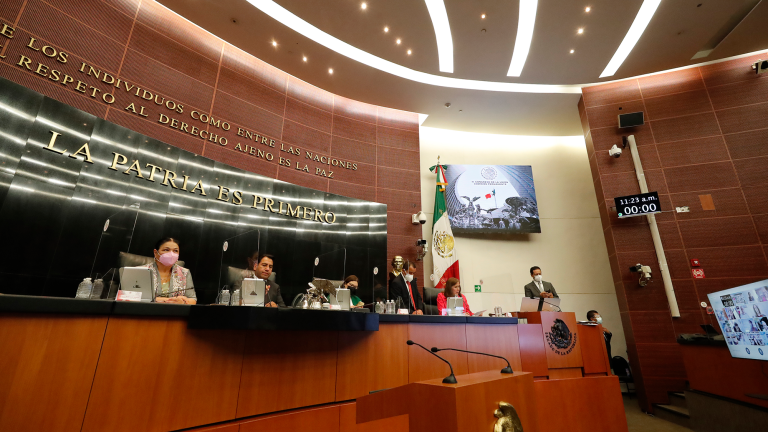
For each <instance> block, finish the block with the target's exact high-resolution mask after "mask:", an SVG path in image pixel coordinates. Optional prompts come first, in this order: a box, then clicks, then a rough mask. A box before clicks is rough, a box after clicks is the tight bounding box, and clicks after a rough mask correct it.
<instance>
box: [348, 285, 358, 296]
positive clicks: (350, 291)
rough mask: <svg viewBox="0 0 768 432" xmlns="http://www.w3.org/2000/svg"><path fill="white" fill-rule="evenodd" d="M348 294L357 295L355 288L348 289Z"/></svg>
mask: <svg viewBox="0 0 768 432" xmlns="http://www.w3.org/2000/svg"><path fill="white" fill-rule="evenodd" d="M349 293H350V294H352V295H357V288H355V287H349Z"/></svg>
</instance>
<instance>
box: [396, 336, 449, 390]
mask: <svg viewBox="0 0 768 432" xmlns="http://www.w3.org/2000/svg"><path fill="white" fill-rule="evenodd" d="M406 343H407V344H408V345H417V346H419V347H421V349H423V350H424V351H426V352H428V353H430V354H432V355H433V356H435V357H437V358H439V359H440V360H442V361H444V362H446V363H448V367H449V368H451V374H450V375H448V376H447V377H445V378H443V384H456V383H457V382H458V381H456V376H455V375H454V374H453V366H451V362H449V361H448V360H446V359H444V358H442V357H440V356H439V355H437V354H435V353H434V352H432V351H430V350H428V349H427V348H426V347H424V345H420V344H417V343H416V342H414V341H412V340H408V341H407V342H406Z"/></svg>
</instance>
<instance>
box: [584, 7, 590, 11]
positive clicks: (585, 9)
mask: <svg viewBox="0 0 768 432" xmlns="http://www.w3.org/2000/svg"><path fill="white" fill-rule="evenodd" d="M591 10H592V8H591V7H589V6H587V7H585V8H584V11H585V12H589V11H591Z"/></svg>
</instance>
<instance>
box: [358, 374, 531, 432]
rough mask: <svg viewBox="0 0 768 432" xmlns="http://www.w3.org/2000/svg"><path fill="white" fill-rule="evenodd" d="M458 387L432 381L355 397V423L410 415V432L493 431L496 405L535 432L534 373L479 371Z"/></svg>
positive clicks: (463, 377)
mask: <svg viewBox="0 0 768 432" xmlns="http://www.w3.org/2000/svg"><path fill="white" fill-rule="evenodd" d="M456 379H457V380H458V383H457V384H443V383H442V379H433V380H427V381H420V382H416V383H411V384H407V385H404V386H400V387H397V388H394V389H390V390H384V391H381V392H378V393H373V394H370V395H367V396H363V397H361V398H358V399H357V424H358V425H360V424H361V423H367V422H372V421H375V420H381V419H385V418H390V417H396V416H401V415H408V426H409V430H410V431H414V432H415V431H419V432H426V431H440V432H466V431H493V427H494V425H495V424H496V421H497V420H498V418H496V417H495V416H494V412H495V411H496V410H497V409H499V402H506V403H508V404H510V405H512V406H513V407H514V408H515V410H516V411H517V415H518V416H519V418H520V421H521V423H522V425H523V430H525V431H538V424H537V422H538V418H537V415H536V412H535V411H534V407H535V406H536V404H535V401H534V395H535V392H534V387H533V375H532V374H531V373H530V372H516V373H514V374H502V373H500V372H498V371H488V372H477V373H473V374H469V375H459V376H457V377H456Z"/></svg>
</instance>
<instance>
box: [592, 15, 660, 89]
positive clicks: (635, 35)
mask: <svg viewBox="0 0 768 432" xmlns="http://www.w3.org/2000/svg"><path fill="white" fill-rule="evenodd" d="M659 4H661V0H644V1H643V4H642V5H641V6H640V10H639V11H638V12H637V16H636V17H635V21H634V22H633V23H632V26H631V27H629V31H628V32H627V35H626V36H624V40H623V41H621V45H619V49H617V50H616V53H614V54H613V57H612V58H611V61H609V62H608V66H606V67H605V70H604V71H603V73H601V74H600V78H603V77H608V76H613V74H615V73H616V71H617V70H619V67H621V64H622V63H624V60H626V59H627V56H628V55H629V53H630V52H632V49H633V48H634V47H635V44H637V41H638V40H640V36H642V35H643V32H645V28H646V27H648V23H650V22H651V18H653V15H654V14H655V13H656V10H657V9H658V8H659Z"/></svg>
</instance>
